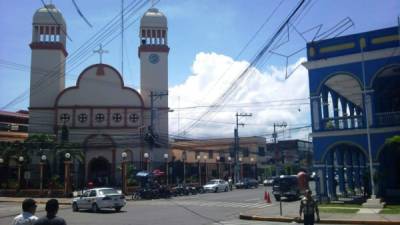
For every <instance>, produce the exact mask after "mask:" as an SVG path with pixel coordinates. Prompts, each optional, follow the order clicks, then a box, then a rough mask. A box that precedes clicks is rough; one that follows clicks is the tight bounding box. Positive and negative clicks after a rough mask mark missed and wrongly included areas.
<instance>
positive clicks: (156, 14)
mask: <svg viewBox="0 0 400 225" xmlns="http://www.w3.org/2000/svg"><path fill="white" fill-rule="evenodd" d="M140 26H141V27H165V28H166V27H167V17H165V15H164V14H163V13H162V12H160V11H159V10H158V9H156V8H150V9H149V10H147V12H146V13H145V14H144V15H143V17H142V19H141V20H140Z"/></svg>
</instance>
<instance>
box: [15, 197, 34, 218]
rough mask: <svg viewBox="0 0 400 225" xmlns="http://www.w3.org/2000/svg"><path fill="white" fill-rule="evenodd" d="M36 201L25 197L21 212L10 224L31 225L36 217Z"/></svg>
mask: <svg viewBox="0 0 400 225" xmlns="http://www.w3.org/2000/svg"><path fill="white" fill-rule="evenodd" d="M36 207H37V206H36V202H35V200H33V199H31V198H27V199H25V200H24V201H23V202H22V213H21V214H20V215H18V216H16V217H15V218H14V220H13V222H12V225H33V224H34V223H35V221H36V220H37V219H38V218H37V217H36V216H34V215H35V212H36Z"/></svg>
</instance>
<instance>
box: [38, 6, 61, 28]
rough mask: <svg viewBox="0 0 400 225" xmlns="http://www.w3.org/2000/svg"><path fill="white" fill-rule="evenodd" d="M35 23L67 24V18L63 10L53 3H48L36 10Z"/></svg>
mask: <svg viewBox="0 0 400 225" xmlns="http://www.w3.org/2000/svg"><path fill="white" fill-rule="evenodd" d="M33 23H34V24H61V25H64V26H65V20H64V17H63V15H62V14H61V12H60V11H59V10H58V9H57V8H56V7H55V6H54V5H53V4H47V5H46V7H42V8H40V9H38V10H36V12H35V14H34V15H33Z"/></svg>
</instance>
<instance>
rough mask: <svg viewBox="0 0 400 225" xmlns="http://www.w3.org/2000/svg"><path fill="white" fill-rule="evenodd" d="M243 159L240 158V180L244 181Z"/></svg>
mask: <svg viewBox="0 0 400 225" xmlns="http://www.w3.org/2000/svg"><path fill="white" fill-rule="evenodd" d="M242 160H243V159H242V157H239V164H240V180H243V164H242Z"/></svg>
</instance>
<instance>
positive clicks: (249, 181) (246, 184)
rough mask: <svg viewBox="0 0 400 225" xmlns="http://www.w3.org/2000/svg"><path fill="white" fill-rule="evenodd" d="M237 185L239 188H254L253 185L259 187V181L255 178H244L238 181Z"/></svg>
mask: <svg viewBox="0 0 400 225" xmlns="http://www.w3.org/2000/svg"><path fill="white" fill-rule="evenodd" d="M235 187H236V188H237V189H240V188H246V189H248V188H252V187H255V188H258V181H257V180H256V179H253V178H244V179H243V180H241V181H239V182H237V183H236V184H235Z"/></svg>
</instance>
